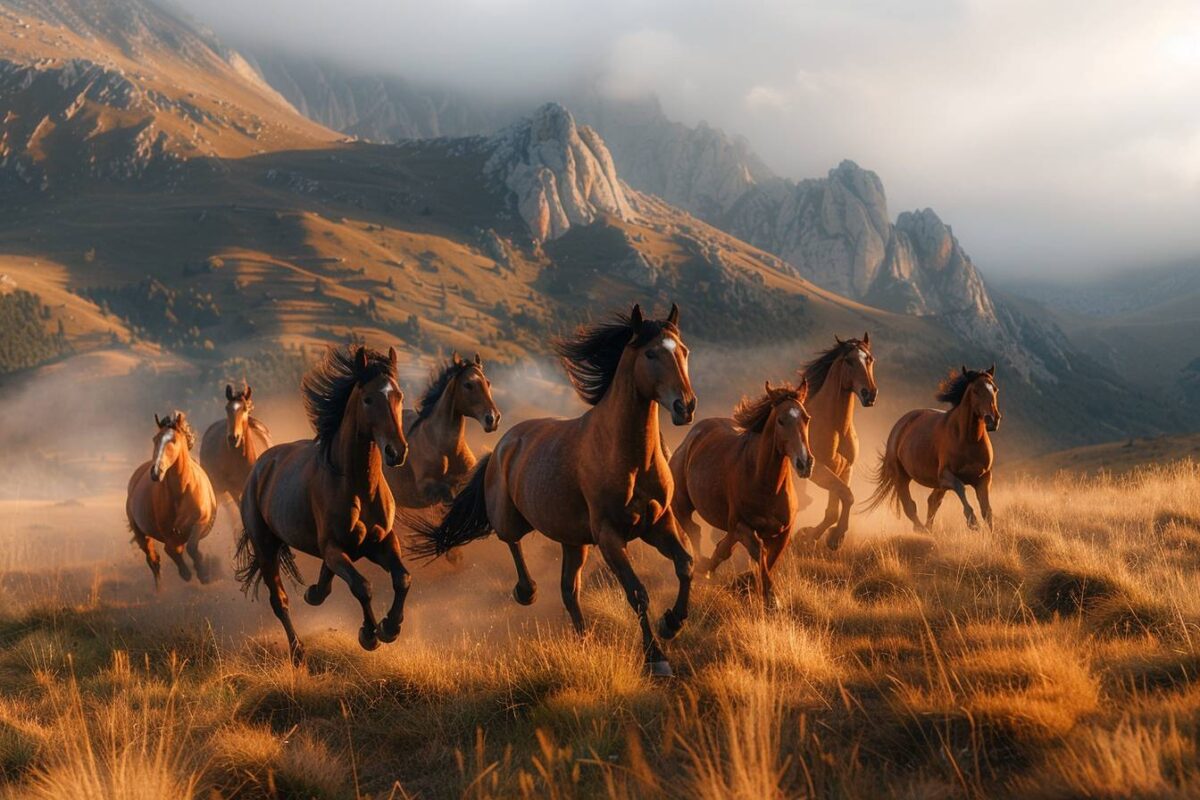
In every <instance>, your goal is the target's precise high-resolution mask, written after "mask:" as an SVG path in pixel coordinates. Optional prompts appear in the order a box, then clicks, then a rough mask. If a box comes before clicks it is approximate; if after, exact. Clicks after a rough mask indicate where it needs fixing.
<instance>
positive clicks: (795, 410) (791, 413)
mask: <svg viewBox="0 0 1200 800" xmlns="http://www.w3.org/2000/svg"><path fill="white" fill-rule="evenodd" d="M788 416H789V417H791V418H792V419H796V418H797V417H799V416H800V409H798V408H791V409H788Z"/></svg>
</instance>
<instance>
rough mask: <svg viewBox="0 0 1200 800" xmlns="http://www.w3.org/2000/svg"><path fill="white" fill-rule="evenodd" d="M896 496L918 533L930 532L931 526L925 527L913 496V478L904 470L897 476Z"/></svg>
mask: <svg viewBox="0 0 1200 800" xmlns="http://www.w3.org/2000/svg"><path fill="white" fill-rule="evenodd" d="M896 497H897V498H899V500H900V507H901V508H903V509H904V516H906V517H908V518H909V519H910V520H912V524H913V530H914V531H916V532H917V533H928V532H929V528H927V527H925V523H923V522H921V518H920V517H918V516H917V502H916V501H915V500H913V496H912V478H910V477H908V475H906V474H904V473H903V472H901V473H900V474H899V475H897V476H896Z"/></svg>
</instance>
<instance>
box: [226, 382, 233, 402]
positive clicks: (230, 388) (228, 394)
mask: <svg viewBox="0 0 1200 800" xmlns="http://www.w3.org/2000/svg"><path fill="white" fill-rule="evenodd" d="M225 399H226V400H232V399H233V385H232V384H229V383H227V384H225Z"/></svg>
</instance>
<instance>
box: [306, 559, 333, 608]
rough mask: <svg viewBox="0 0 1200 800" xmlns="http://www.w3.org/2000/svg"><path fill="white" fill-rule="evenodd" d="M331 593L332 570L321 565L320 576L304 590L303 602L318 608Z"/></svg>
mask: <svg viewBox="0 0 1200 800" xmlns="http://www.w3.org/2000/svg"><path fill="white" fill-rule="evenodd" d="M331 591H333V570H331V569H330V568H329V567H327V566H326V565H325V564H321V574H320V575H318V576H317V582H316V583H314V584H313V585H311V586H309V587H308V588H307V589H305V590H304V602H306V603H308V604H309V605H310V606H319V605H321V604H322V603H324V602H325V599H326V598H327V597H329V593H330V592H331Z"/></svg>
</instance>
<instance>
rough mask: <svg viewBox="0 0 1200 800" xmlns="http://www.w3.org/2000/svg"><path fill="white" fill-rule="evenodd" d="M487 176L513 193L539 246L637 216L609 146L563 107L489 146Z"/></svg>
mask: <svg viewBox="0 0 1200 800" xmlns="http://www.w3.org/2000/svg"><path fill="white" fill-rule="evenodd" d="M487 141H488V144H487V146H488V147H489V149H490V151H491V155H490V156H489V157H488V159H487V162H486V163H485V165H484V168H483V169H484V174H485V175H486V176H487V177H488V178H489V179H490V180H492V181H493V182H494V183H495V184H497V185H498V187H503V188H504V189H505V190H507V191H508V192H509V193H510V195H511V197H512V202H513V204H514V207H515V209H516V211H517V213H518V214H520V216H521V218H522V219H523V220H524V221H525V224H526V225H527V226H528V228H529V233H530V236H531V237H532V238H533V239H534V241H536V242H545V241H547V240H551V239H557V238H558V237H560V236H562V235H563V234H564V233H566V232H567V231H568V230H570V229H571V226H572V225H587V224H589V223H591V222H593V221H595V220H596V219H597V217H599V216H600V215H602V214H612V215H614V216H616V217H619V218H621V219H629V218H631V217H632V215H633V209H632V208H630V205H629V201H628V200H627V199H626V197H625V189H624V188H623V187H622V186H621V182H620V181H619V180H618V179H617V170H616V167H615V166H613V160H612V156H611V155H610V154H609V152H608V148H607V147H606V146H605V144H604V141H603V140H602V139H601V138H600V136H599V134H597V133H596V132H595V131H594V130H592V129H591V128H589V127H587V126H586V125H576V124H575V120H574V118H573V117H572V116H571V114H570V113H569V112H568V111H567V110H566V109H565V108H563V107H562V106H560V105H558V104H557V103H547V104H546V105H544V106H542V107H541V108H539V109H538V110H537V111H535V112H534V113H533V115H532V116H530V117H529V118H527V119H523V120H521V121H519V122H517V123H515V124H513V125H512V126H510V127H508V128H506V129H505V130H503V131H501V132H500V133H498V134H496V135H495V136H494V137H492V138H491V139H489V140H487Z"/></svg>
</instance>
